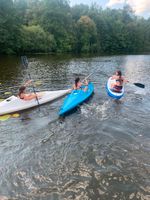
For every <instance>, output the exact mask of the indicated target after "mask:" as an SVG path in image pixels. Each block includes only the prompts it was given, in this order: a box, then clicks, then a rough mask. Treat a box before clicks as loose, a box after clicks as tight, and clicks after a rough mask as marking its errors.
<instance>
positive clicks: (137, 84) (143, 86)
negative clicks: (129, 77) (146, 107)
mask: <svg viewBox="0 0 150 200" xmlns="http://www.w3.org/2000/svg"><path fill="white" fill-rule="evenodd" d="M133 84H134V85H136V86H137V87H140V88H145V85H144V84H142V83H133Z"/></svg>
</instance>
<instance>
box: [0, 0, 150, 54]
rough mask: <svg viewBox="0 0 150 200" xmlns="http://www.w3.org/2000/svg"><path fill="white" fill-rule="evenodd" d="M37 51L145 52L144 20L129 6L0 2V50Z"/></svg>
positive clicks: (149, 32) (148, 42) (148, 45)
mask: <svg viewBox="0 0 150 200" xmlns="http://www.w3.org/2000/svg"><path fill="white" fill-rule="evenodd" d="M42 52H44V53H48V52H73V53H139V52H140V53H141V52H150V18H149V19H144V18H142V17H138V16H136V15H135V14H134V12H133V10H132V9H131V7H130V6H129V5H125V6H124V7H123V8H122V9H109V8H107V9H102V8H101V7H99V6H97V4H92V5H91V6H88V5H84V4H80V5H75V6H72V7H71V6H70V4H69V1H68V0H0V54H20V53H42Z"/></svg>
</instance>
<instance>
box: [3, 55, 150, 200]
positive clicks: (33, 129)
mask: <svg viewBox="0 0 150 200" xmlns="http://www.w3.org/2000/svg"><path fill="white" fill-rule="evenodd" d="M29 61H30V64H29V68H28V70H29V72H30V74H31V76H32V78H33V79H34V80H35V81H41V84H38V85H37V87H36V88H37V90H40V91H41V90H56V89H66V88H68V87H70V86H71V85H72V83H73V80H74V78H75V77H76V76H78V74H79V75H80V77H81V78H84V76H86V75H88V74H90V73H91V72H95V73H94V74H93V75H92V76H91V78H90V79H91V80H92V81H95V82H97V83H99V84H95V93H94V95H93V96H92V97H91V98H90V99H89V101H87V102H86V103H84V104H82V105H81V106H80V107H78V108H77V110H76V111H75V112H73V113H71V114H70V115H68V116H66V117H65V118H64V119H63V120H61V119H59V118H58V111H59V108H60V106H61V104H62V99H59V100H58V101H55V102H53V103H52V104H46V105H43V106H41V107H40V110H39V109H38V108H34V109H30V110H27V111H24V112H21V113H20V117H19V118H10V119H9V120H7V121H4V122H0V200H6V199H11V200H30V199H32V200H37V199H40V200H50V199H51V200H73V199H75V200H91V199H92V200H98V199H99V200H110V199H111V200H115V199H117V200H119V199H121V200H130V199H131V200H135V199H141V200H149V199H150V196H149V192H150V182H149V180H150V176H149V174H150V157H149V152H150V147H149V144H150V137H149V129H150V125H149V121H150V96H149V94H150V93H149V89H150V87H149V79H148V76H149V75H150V74H149V73H150V56H103V57H94V58H90V57H83V58H82V57H78V58H77V57H72V56H70V55H69V56H64V55H63V56H59V55H57V56H56V55H55V56H53V55H50V56H49V55H47V56H45V55H43V56H39V55H38V56H30V57H29ZM118 69H121V70H122V71H123V73H124V74H125V76H126V77H127V78H128V79H129V80H131V81H133V82H141V83H143V84H145V85H146V88H145V89H144V90H143V89H141V88H138V87H136V86H134V85H132V84H127V85H126V87H125V90H126V92H125V96H124V97H123V98H122V99H121V100H120V101H117V102H116V101H114V100H112V99H111V98H110V97H108V96H107V94H106V91H105V84H106V81H107V76H104V74H106V75H108V76H110V75H111V74H112V73H114V71H115V70H118ZM102 72H104V73H102ZM27 78H28V75H27V71H26V70H22V68H21V65H20V58H17V57H14V56H13V57H11V56H9V57H2V58H1V59H0V83H1V85H0V99H2V98H6V97H7V96H9V94H5V92H6V91H7V92H12V93H14V94H16V93H17V91H18V87H19V85H21V84H22V83H23V82H24V81H25V80H27ZM13 85H14V86H13ZM30 89H31V88H29V90H30Z"/></svg>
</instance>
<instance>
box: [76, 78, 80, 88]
mask: <svg viewBox="0 0 150 200" xmlns="http://www.w3.org/2000/svg"><path fill="white" fill-rule="evenodd" d="M79 81H80V78H79V77H78V78H76V79H75V86H76V87H77V83H78V82H79Z"/></svg>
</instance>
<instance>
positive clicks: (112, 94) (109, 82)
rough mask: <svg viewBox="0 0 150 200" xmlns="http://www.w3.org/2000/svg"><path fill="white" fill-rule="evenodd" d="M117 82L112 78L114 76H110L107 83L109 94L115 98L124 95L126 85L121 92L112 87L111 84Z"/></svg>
mask: <svg viewBox="0 0 150 200" xmlns="http://www.w3.org/2000/svg"><path fill="white" fill-rule="evenodd" d="M112 83H115V80H112V77H110V78H109V79H108V81H107V84H106V90H107V93H108V95H109V96H111V97H112V98H114V99H120V98H121V97H122V96H123V95H124V87H123V88H122V90H121V91H120V92H115V91H113V90H112V89H111V84H112Z"/></svg>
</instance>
